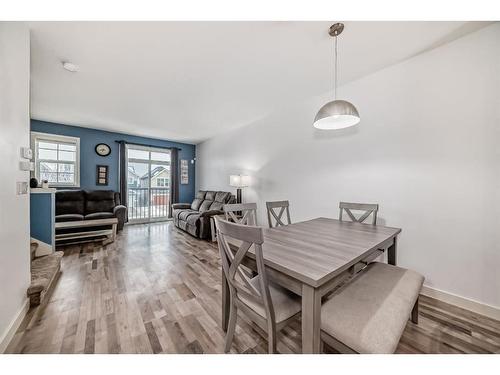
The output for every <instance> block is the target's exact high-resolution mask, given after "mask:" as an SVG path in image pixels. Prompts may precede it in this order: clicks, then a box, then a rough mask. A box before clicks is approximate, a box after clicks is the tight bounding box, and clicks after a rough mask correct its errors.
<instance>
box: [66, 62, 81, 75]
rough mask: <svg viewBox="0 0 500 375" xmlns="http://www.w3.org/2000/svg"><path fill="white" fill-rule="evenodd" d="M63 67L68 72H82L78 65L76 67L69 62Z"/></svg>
mask: <svg viewBox="0 0 500 375" xmlns="http://www.w3.org/2000/svg"><path fill="white" fill-rule="evenodd" d="M62 66H63V68H64V69H66V70H67V71H68V72H72V73H76V72H78V71H79V70H80V68H79V67H78V65H75V64H73V63H70V62H68V61H63V62H62Z"/></svg>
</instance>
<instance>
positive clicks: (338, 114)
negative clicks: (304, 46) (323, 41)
mask: <svg viewBox="0 0 500 375" xmlns="http://www.w3.org/2000/svg"><path fill="white" fill-rule="evenodd" d="M342 30H344V24H342V23H336V24H334V25H332V26H331V27H330V31H329V34H330V36H332V37H333V38H334V40H335V78H334V83H333V99H334V100H333V101H331V102H328V103H326V104H325V105H324V106H323V107H321V108H320V110H319V111H318V114H317V115H316V117H315V118H314V124H313V125H314V127H315V128H317V129H328V130H329V129H343V128H348V127H349V126H353V125H356V124H357V123H358V122H359V120H360V118H359V113H358V110H357V109H356V107H355V106H354V105H353V104H352V103H349V102H348V101H346V100H337V65H338V64H337V37H338V36H339V35H340V33H342Z"/></svg>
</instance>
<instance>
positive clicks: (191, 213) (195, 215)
mask: <svg viewBox="0 0 500 375" xmlns="http://www.w3.org/2000/svg"><path fill="white" fill-rule="evenodd" d="M235 201H236V199H235V197H234V195H232V194H231V193H230V192H227V191H205V190H200V191H198V193H196V197H195V199H194V200H193V202H192V203H174V204H173V205H172V210H173V211H172V215H173V219H174V224H175V226H176V227H177V228H180V229H182V230H184V231H186V232H188V233H189V234H191V235H193V236H195V237H198V238H201V239H207V238H210V235H211V233H210V216H213V215H220V214H223V213H224V212H223V211H222V206H224V205H225V204H229V203H234V202H235Z"/></svg>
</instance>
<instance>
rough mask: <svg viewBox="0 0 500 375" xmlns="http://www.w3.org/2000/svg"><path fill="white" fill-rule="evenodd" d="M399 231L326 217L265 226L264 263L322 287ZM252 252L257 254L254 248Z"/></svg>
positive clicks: (304, 281) (398, 229) (302, 280)
mask: <svg viewBox="0 0 500 375" xmlns="http://www.w3.org/2000/svg"><path fill="white" fill-rule="evenodd" d="M399 232H401V229H400V228H391V227H385V226H380V225H371V224H360V223H355V222H349V221H339V220H336V219H329V218H324V217H319V218H316V219H312V220H307V221H302V222H298V223H294V224H290V225H286V226H282V227H278V228H263V234H264V244H263V245H262V250H263V251H262V252H263V256H264V263H265V265H266V266H268V267H271V268H273V269H275V270H277V271H279V272H282V273H284V274H286V275H288V276H291V277H293V278H295V279H297V280H299V281H301V282H303V283H305V284H308V285H310V286H313V287H319V286H321V285H322V284H323V283H325V282H326V281H328V280H330V279H331V278H333V277H335V276H337V275H338V274H340V273H341V272H343V271H345V270H346V269H347V268H349V267H350V266H352V265H353V264H355V263H357V262H359V261H360V260H362V259H363V258H365V257H366V256H367V255H369V254H370V253H371V252H374V251H377V250H378V249H379V248H381V247H383V245H384V243H386V242H387V241H388V240H391V239H393V238H394V237H395V236H397V234H398V233H399ZM231 242H232V241H231ZM234 244H235V245H236V243H234ZM249 255H250V256H252V255H253V252H252V250H250V252H249Z"/></svg>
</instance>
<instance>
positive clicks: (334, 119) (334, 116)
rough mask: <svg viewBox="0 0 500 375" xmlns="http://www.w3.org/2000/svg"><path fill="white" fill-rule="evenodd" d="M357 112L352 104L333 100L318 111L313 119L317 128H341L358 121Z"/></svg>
mask: <svg viewBox="0 0 500 375" xmlns="http://www.w3.org/2000/svg"><path fill="white" fill-rule="evenodd" d="M359 120H360V118H359V113H358V110H357V109H356V107H355V106H354V105H352V104H351V103H349V102H348V101H345V100H333V101H331V102H328V103H326V104H325V105H324V106H323V107H321V109H320V110H319V111H318V114H317V115H316V117H315V119H314V127H315V128H317V129H324V130H328V129H343V128H348V127H349V126H353V125H356V124H357V123H358V122H359Z"/></svg>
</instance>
